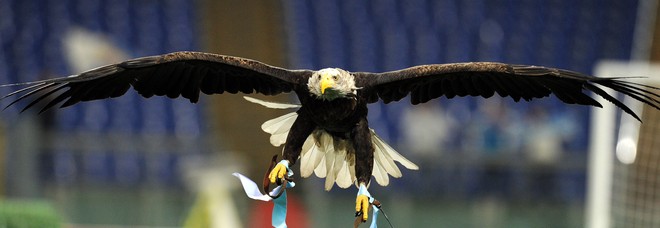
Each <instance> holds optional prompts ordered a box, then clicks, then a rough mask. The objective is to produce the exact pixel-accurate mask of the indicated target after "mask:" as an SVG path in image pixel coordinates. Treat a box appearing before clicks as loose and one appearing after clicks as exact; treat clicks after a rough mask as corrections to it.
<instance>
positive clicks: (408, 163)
mask: <svg viewBox="0 0 660 228" xmlns="http://www.w3.org/2000/svg"><path fill="white" fill-rule="evenodd" d="M371 142H372V143H374V144H378V146H376V147H379V148H384V149H385V151H382V152H385V153H387V154H388V155H389V156H390V157H392V159H393V160H394V161H398V162H399V163H400V164H401V165H403V166H404V167H406V168H407V169H410V170H418V169H419V166H417V165H415V163H413V162H411V161H409V160H408V159H406V158H404V157H403V156H402V155H401V154H399V152H396V150H394V148H392V147H391V146H390V145H387V143H385V142H384V141H383V140H382V139H380V137H378V135H376V132H375V131H374V129H371Z"/></svg>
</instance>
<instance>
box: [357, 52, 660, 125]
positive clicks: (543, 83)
mask: <svg viewBox="0 0 660 228" xmlns="http://www.w3.org/2000/svg"><path fill="white" fill-rule="evenodd" d="M354 75H355V77H356V86H357V87H361V88H364V92H363V96H366V97H367V98H368V100H369V102H376V101H378V99H379V98H380V99H382V100H383V101H384V102H385V103H389V102H392V101H398V100H401V99H402V98H404V97H406V96H408V94H410V96H411V97H410V101H411V102H412V104H419V103H424V102H427V101H429V100H431V99H434V98H438V97H441V96H445V97H447V98H453V97H455V96H459V97H463V96H467V95H470V96H482V97H485V98H488V97H491V96H493V95H494V94H496V93H497V94H498V95H500V96H502V97H506V96H510V97H511V98H513V100H515V101H519V100H520V99H524V100H526V101H529V100H532V99H533V98H542V97H547V96H549V95H550V94H554V95H555V96H556V97H558V98H559V99H560V100H561V101H563V102H565V103H568V104H580V105H592V106H598V107H602V106H601V104H600V103H598V102H597V101H596V100H594V99H593V98H591V97H590V96H589V95H588V94H585V93H584V92H585V91H592V92H594V93H595V94H597V95H599V96H602V97H603V98H605V99H606V100H608V101H610V102H612V103H614V104H615V105H616V106H618V107H619V108H621V109H623V110H624V111H625V112H626V113H628V114H630V115H632V116H634V117H635V118H637V119H639V117H638V116H637V115H636V114H635V113H634V112H633V111H632V110H630V108H628V107H627V106H626V105H624V104H623V103H622V102H621V101H619V100H617V99H616V98H614V97H612V96H610V95H609V94H607V93H606V92H605V91H603V90H602V89H601V88H600V87H598V86H604V87H608V88H611V89H613V90H616V91H618V92H620V93H623V94H625V95H627V96H630V97H632V98H635V99H636V100H639V101H641V102H644V103H646V104H648V105H650V106H652V107H654V108H656V109H660V108H659V106H660V95H658V93H659V91H660V88H657V87H652V86H647V85H642V84H638V83H633V82H629V81H624V80H621V79H622V78H598V77H593V76H589V75H585V74H581V73H577V72H573V71H568V70H561V69H555V68H547V67H538V66H526V65H509V64H502V63H491V62H474V63H454V64H435V65H422V66H415V67H411V68H407V69H403V70H398V71H390V72H384V73H366V72H358V73H355V74H354ZM597 85H598V86H597Z"/></svg>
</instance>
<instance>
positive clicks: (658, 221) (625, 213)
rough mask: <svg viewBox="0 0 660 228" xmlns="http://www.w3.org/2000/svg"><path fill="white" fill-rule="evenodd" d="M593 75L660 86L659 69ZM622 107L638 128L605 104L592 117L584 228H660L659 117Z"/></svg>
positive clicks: (618, 66)
mask: <svg viewBox="0 0 660 228" xmlns="http://www.w3.org/2000/svg"><path fill="white" fill-rule="evenodd" d="M595 74H596V75H598V76H602V77H604V76H646V77H647V78H643V79H639V80H635V81H636V82H640V83H644V84H648V85H653V86H656V87H658V86H660V64H656V65H652V64H648V63H627V62H626V63H624V62H603V63H601V64H599V65H598V67H597V68H596V73H595ZM624 102H625V103H626V104H627V105H629V106H630V107H632V109H633V110H634V111H635V112H636V113H638V114H641V115H642V121H643V123H642V124H639V122H638V121H637V120H635V119H633V118H632V117H629V116H628V115H625V114H624V115H621V112H620V111H618V110H617V109H615V108H614V107H613V105H611V104H609V102H607V101H601V103H602V104H604V106H606V107H604V108H603V109H600V108H594V109H593V112H592V122H591V125H592V127H591V142H590V152H589V153H590V154H589V157H590V158H589V170H588V186H587V206H586V208H587V211H586V213H587V216H586V219H587V221H586V225H587V227H660V111H658V110H655V109H654V108H652V107H649V106H647V105H642V104H641V103H640V102H636V101H633V100H632V99H627V100H624ZM605 104H607V105H605Z"/></svg>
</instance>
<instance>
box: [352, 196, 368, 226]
mask: <svg viewBox="0 0 660 228" xmlns="http://www.w3.org/2000/svg"><path fill="white" fill-rule="evenodd" d="M355 212H356V214H357V215H359V214H362V222H366V221H367V219H368V218H369V196H366V195H358V196H357V198H356V199H355Z"/></svg>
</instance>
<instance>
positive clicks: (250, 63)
mask: <svg viewBox="0 0 660 228" xmlns="http://www.w3.org/2000/svg"><path fill="white" fill-rule="evenodd" d="M311 74H312V72H311V71H308V70H287V69H283V68H278V67H273V66H269V65H266V64H264V63H261V62H257V61H254V60H250V59H244V58H239V57H232V56H224V55H216V54H210V53H201V52H174V53H169V54H165V55H158V56H149V57H143V58H137V59H132V60H128V61H125V62H122V63H118V64H113V65H107V66H103V67H99V68H96V69H93V70H90V71H87V72H84V73H81V74H78V75H73V76H69V77H63V78H55V79H48V80H43V81H36V82H28V83H19V84H13V85H22V86H26V87H25V88H23V89H20V90H18V91H15V92H13V93H10V94H8V95H6V96H5V97H3V99H4V98H7V97H11V96H18V95H21V96H20V97H18V98H17V99H16V100H15V101H14V102H12V103H11V104H9V105H8V106H10V105H12V104H15V103H16V102H18V101H20V100H23V99H26V98H32V99H33V100H32V101H31V102H30V103H29V104H28V105H27V106H26V107H25V108H24V109H23V110H26V109H28V108H30V107H32V106H34V105H35V104H37V103H40V102H44V103H45V102H46V101H47V102H48V103H46V104H45V105H44V106H43V108H42V109H41V111H42V112H43V111H44V110H46V109H48V108H51V107H53V106H54V105H57V104H59V103H61V102H64V103H63V104H62V105H61V106H60V107H67V106H70V105H73V104H76V103H78V102H81V101H90V100H98V99H106V98H112V97H119V96H121V95H124V94H125V93H126V91H128V89H129V88H131V87H133V89H135V90H136V91H137V92H138V93H139V94H140V95H142V96H144V97H147V98H148V97H151V96H153V95H156V96H168V97H170V98H177V97H179V96H182V97H184V98H187V99H189V100H190V102H193V103H195V102H197V101H198V100H199V92H202V93H205V94H221V93H224V92H228V93H238V92H242V93H248V94H249V93H252V92H257V93H262V94H266V95H276V94H279V93H283V92H290V91H292V90H293V89H294V88H296V86H302V85H306V83H307V79H308V78H309V76H310V75H311Z"/></svg>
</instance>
